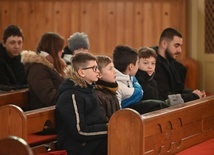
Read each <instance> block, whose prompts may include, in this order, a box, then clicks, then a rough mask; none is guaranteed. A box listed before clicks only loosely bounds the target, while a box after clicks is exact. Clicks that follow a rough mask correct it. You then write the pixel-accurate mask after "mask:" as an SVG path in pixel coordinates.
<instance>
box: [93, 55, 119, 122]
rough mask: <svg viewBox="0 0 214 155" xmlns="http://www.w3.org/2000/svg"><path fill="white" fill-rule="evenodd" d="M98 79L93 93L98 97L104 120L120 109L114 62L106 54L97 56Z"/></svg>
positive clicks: (107, 119)
mask: <svg viewBox="0 0 214 155" xmlns="http://www.w3.org/2000/svg"><path fill="white" fill-rule="evenodd" d="M97 64H98V69H99V71H100V72H99V80H98V81H97V82H96V89H95V93H96V95H97V97H98V100H99V104H100V109H101V112H102V114H103V117H104V118H105V120H106V121H109V119H110V117H111V115H112V114H113V113H114V112H115V111H117V110H119V109H120V106H119V102H118V99H117V96H116V91H117V90H118V84H117V82H116V71H115V68H114V64H113V62H112V60H111V58H109V57H108V56H97Z"/></svg>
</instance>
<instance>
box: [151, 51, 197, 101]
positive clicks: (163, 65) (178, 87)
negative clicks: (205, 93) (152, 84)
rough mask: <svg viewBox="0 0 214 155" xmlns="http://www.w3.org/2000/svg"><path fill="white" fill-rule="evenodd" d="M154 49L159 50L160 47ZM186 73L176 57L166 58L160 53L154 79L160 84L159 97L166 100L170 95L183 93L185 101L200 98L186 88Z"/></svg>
mask: <svg viewBox="0 0 214 155" xmlns="http://www.w3.org/2000/svg"><path fill="white" fill-rule="evenodd" d="M154 49H155V50H156V52H157V50H158V47H154ZM157 54H158V53H157ZM186 73H187V69H186V67H184V66H183V64H181V63H180V62H178V61H176V60H174V59H171V60H166V59H165V58H163V57H162V56H161V55H159V54H158V57H157V61H156V69H155V76H154V79H155V80H156V82H157V85H158V92H159V97H160V98H161V99H163V100H166V99H167V98H168V95H172V94H181V97H182V98H183V100H184V102H187V101H191V100H195V99H198V98H199V96H198V95H196V94H194V93H192V91H186V90H185V89H184V82H185V78H186Z"/></svg>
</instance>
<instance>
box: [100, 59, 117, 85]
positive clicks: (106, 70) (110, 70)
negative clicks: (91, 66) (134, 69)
mask: <svg viewBox="0 0 214 155" xmlns="http://www.w3.org/2000/svg"><path fill="white" fill-rule="evenodd" d="M99 78H100V79H101V80H103V81H106V82H110V83H114V82H115V81H116V71H115V68H114V64H113V63H110V64H108V65H107V66H105V67H103V68H102V69H101V70H100V77H99Z"/></svg>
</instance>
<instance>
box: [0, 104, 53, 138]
mask: <svg viewBox="0 0 214 155" xmlns="http://www.w3.org/2000/svg"><path fill="white" fill-rule="evenodd" d="M54 111H55V106H50V107H46V108H41V109H36V110H31V111H26V112H24V111H23V110H22V109H21V108H20V107H18V106H16V105H5V106H2V107H0V122H1V124H2V125H0V139H2V138H5V137H7V136H11V135H13V136H18V137H21V138H23V139H24V140H26V141H28V138H27V137H28V135H29V134H33V133H37V132H41V131H43V129H44V125H45V123H46V122H47V121H49V122H50V123H51V124H52V127H53V128H54V127H55V123H54V122H55V121H54Z"/></svg>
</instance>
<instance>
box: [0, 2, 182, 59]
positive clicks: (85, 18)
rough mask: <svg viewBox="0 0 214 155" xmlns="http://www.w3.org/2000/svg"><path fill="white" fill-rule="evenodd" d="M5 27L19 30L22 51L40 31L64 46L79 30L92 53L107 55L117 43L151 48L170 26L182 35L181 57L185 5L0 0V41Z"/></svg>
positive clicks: (31, 43)
mask: <svg viewBox="0 0 214 155" xmlns="http://www.w3.org/2000/svg"><path fill="white" fill-rule="evenodd" d="M9 24H15V25H18V26H20V27H21V28H22V30H23V33H24V36H25V41H24V49H27V50H28V49H30V50H34V49H35V48H36V46H37V42H38V41H39V39H40V36H41V35H42V34H43V33H44V32H46V31H54V32H57V33H59V34H60V35H62V36H63V37H64V38H65V40H66V41H67V38H68V37H69V36H70V35H71V34H72V33H74V32H76V31H80V32H85V33H87V34H88V36H89V39H90V43H91V49H90V50H91V52H92V53H94V54H106V55H109V56H111V54H112V50H113V49H114V47H115V46H116V45H118V44H126V45H130V46H132V47H135V48H139V47H141V46H152V45H157V44H158V40H159V36H160V33H161V31H162V30H163V29H164V28H166V27H174V28H175V29H177V30H178V31H180V32H181V33H182V34H183V37H184V47H183V51H184V52H183V54H182V57H185V56H186V52H185V51H186V44H185V43H186V42H185V41H186V38H185V37H186V1H185V0H132V1H128V0H115V1H113V0H87V1H86V0H78V1H77V0H60V1H59V0H36V1H32V0H1V1H0V36H2V32H3V29H4V28H5V27H6V26H7V25H9ZM66 44H67V42H66Z"/></svg>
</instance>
